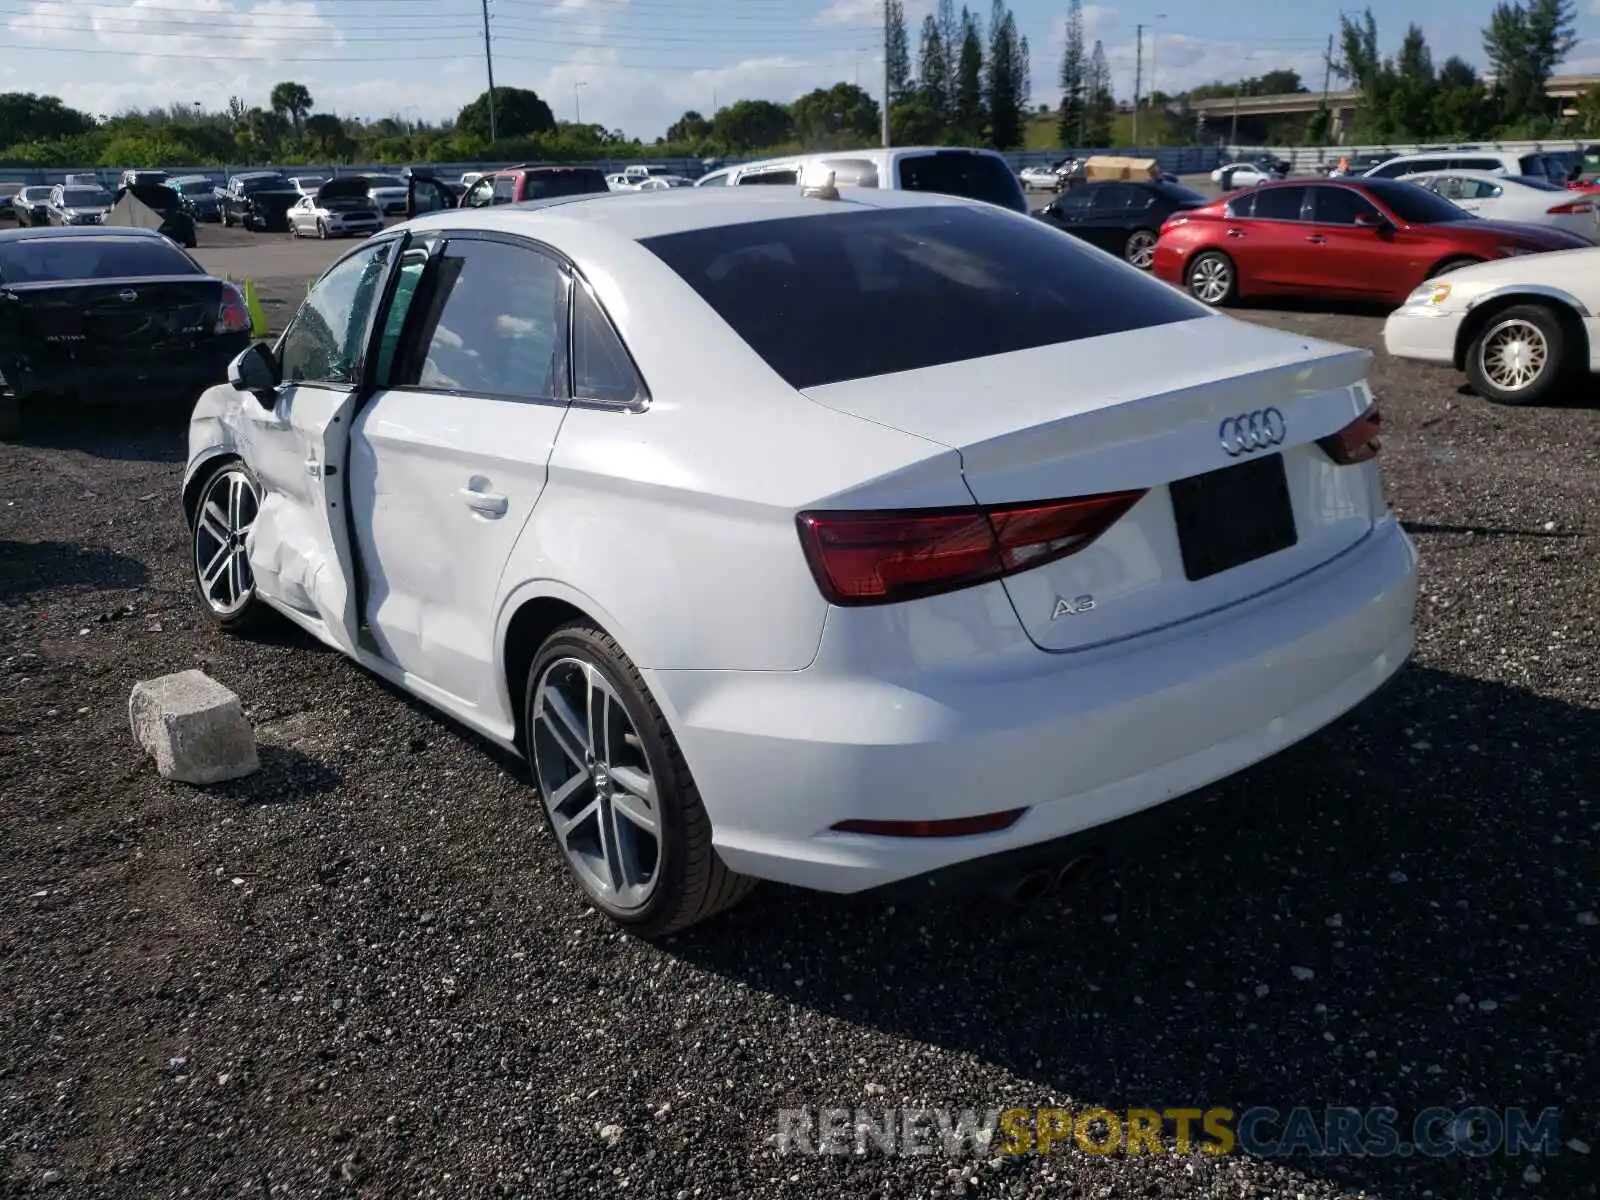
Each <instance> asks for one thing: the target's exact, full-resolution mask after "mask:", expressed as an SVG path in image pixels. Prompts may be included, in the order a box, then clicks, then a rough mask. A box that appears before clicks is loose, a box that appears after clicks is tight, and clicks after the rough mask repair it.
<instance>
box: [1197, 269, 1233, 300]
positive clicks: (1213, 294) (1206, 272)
mask: <svg viewBox="0 0 1600 1200" xmlns="http://www.w3.org/2000/svg"><path fill="white" fill-rule="evenodd" d="M1232 285H1233V272H1232V270H1231V269H1230V268H1229V266H1228V264H1227V263H1225V262H1223V261H1222V259H1220V258H1202V259H1201V260H1200V261H1199V262H1197V263H1195V265H1194V270H1193V271H1192V272H1190V275H1189V290H1190V291H1192V292H1193V293H1194V294H1195V296H1197V297H1198V298H1199V299H1200V300H1202V301H1204V302H1205V303H1207V304H1221V303H1222V302H1223V301H1224V300H1226V299H1227V298H1228V289H1229V288H1230V287H1231V286H1232Z"/></svg>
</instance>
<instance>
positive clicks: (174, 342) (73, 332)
mask: <svg viewBox="0 0 1600 1200" xmlns="http://www.w3.org/2000/svg"><path fill="white" fill-rule="evenodd" d="M249 344H250V314H249V312H248V311H247V310H246V308H245V302H244V297H243V296H242V295H240V293H239V290H238V289H237V288H236V287H234V286H233V284H231V283H227V282H224V281H223V280H221V279H216V278H214V277H212V276H210V275H207V274H206V273H205V272H204V271H203V270H201V268H200V266H199V264H198V263H196V262H195V261H194V259H192V258H190V257H189V256H188V255H187V254H185V253H184V252H183V251H182V250H181V249H179V248H178V247H177V246H176V245H174V244H173V243H172V241H171V240H170V239H168V238H167V237H165V236H163V235H162V234H159V233H157V232H156V231H155V230H153V229H134V228H128V229H112V228H106V227H102V226H94V227H88V228H75V227H72V226H68V227H65V228H58V229H16V230H6V231H4V232H0V437H5V438H14V437H16V436H18V434H19V433H20V432H21V429H22V418H23V409H24V407H30V408H31V407H32V406H34V405H36V404H42V403H46V402H56V401H60V400H62V399H73V398H77V399H84V400H90V401H123V400H136V399H144V398H152V399H153V398H170V399H173V400H180V401H182V402H185V403H192V402H193V400H194V398H195V397H196V396H197V395H198V394H199V393H200V392H201V391H202V390H203V389H205V388H206V387H209V386H210V385H211V384H214V383H221V382H223V381H224V380H225V379H226V378H227V375H228V364H229V363H230V362H231V361H232V360H233V358H234V356H235V355H237V354H238V353H239V351H241V350H243V349H244V348H245V347H246V346H248V345H249Z"/></svg>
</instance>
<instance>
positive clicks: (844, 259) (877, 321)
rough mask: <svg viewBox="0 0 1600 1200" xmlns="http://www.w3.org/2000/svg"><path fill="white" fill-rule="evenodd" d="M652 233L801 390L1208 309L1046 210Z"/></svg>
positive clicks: (860, 214)
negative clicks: (1027, 215)
mask: <svg viewBox="0 0 1600 1200" xmlns="http://www.w3.org/2000/svg"><path fill="white" fill-rule="evenodd" d="M641 244H642V245H643V246H644V247H645V248H646V249H648V250H650V251H651V252H652V253H653V254H655V255H656V256H657V257H658V258H660V259H661V260H662V261H663V262H664V263H666V265H667V266H668V267H670V268H671V269H672V270H673V271H674V272H676V273H677V275H678V276H679V277H680V278H682V279H683V280H684V282H685V283H687V284H688V285H689V286H690V287H691V288H693V289H694V291H695V292H696V293H698V294H699V295H700V296H701V298H702V299H704V300H705V301H706V302H707V303H708V304H710V306H711V307H712V308H713V309H714V310H715V311H716V312H717V314H718V315H719V316H720V317H721V318H722V320H723V321H724V322H726V323H727V325H728V326H729V327H730V328H731V329H732V330H733V331H734V332H735V333H736V334H738V336H739V337H741V338H742V339H744V341H745V342H746V343H747V344H748V345H749V346H750V347H751V349H752V350H754V351H755V352H756V353H757V354H759V355H760V356H761V357H762V358H763V359H764V360H765V361H766V362H767V364H768V365H769V366H770V367H771V368H772V369H773V370H774V371H775V372H776V373H777V374H778V375H779V376H780V377H781V378H782V379H784V380H785V381H787V382H788V383H789V384H790V386H792V387H796V388H806V387H816V386H820V385H823V384H828V383H837V382H840V381H843V380H847V379H865V378H869V377H871V376H876V375H889V374H893V373H895V372H899V371H912V370H917V369H919V368H923V367H933V366H940V365H942V364H945V363H954V362H962V361H966V360H970V359H978V358H987V357H990V356H993V355H999V354H1008V353H1012V352H1015V351H1019V350H1028V349H1032V348H1034V347H1039V346H1049V345H1055V344H1058V343H1062V342H1072V341H1077V340H1080V339H1084V338H1094V337H1101V336H1104V335H1108V334H1114V333H1124V332H1127V331H1129V330H1135V329H1145V328H1150V327H1153V326H1158V325H1166V324H1171V323H1173V322H1176V321H1188V320H1195V319H1198V318H1201V317H1206V316H1208V315H1209V314H1208V312H1207V310H1205V309H1203V308H1201V307H1200V306H1199V305H1198V304H1197V303H1196V302H1194V301H1192V300H1190V299H1188V298H1187V297H1186V296H1184V295H1183V294H1182V293H1180V292H1178V291H1176V290H1174V289H1172V288H1169V287H1167V286H1166V285H1165V284H1162V283H1159V282H1157V281H1155V280H1152V279H1147V278H1145V277H1144V276H1142V275H1139V274H1137V273H1136V272H1131V271H1127V270H1125V269H1123V268H1122V267H1121V266H1120V265H1119V264H1118V263H1117V262H1115V261H1114V260H1112V259H1110V258H1107V257H1106V256H1105V255H1103V254H1102V253H1101V252H1100V251H1098V250H1094V249H1092V248H1090V247H1087V246H1085V245H1083V244H1082V243H1081V242H1079V241H1078V240H1077V239H1075V238H1069V237H1063V236H1062V235H1061V234H1060V233H1059V232H1058V231H1057V230H1055V229H1052V228H1049V227H1048V226H1046V225H1045V224H1044V223H1043V222H1039V221H1019V220H1017V219H1016V218H1015V217H1013V216H1011V215H1010V214H1008V213H1003V212H997V211H995V210H994V209H993V208H988V207H983V206H976V205H974V206H955V205H949V206H938V207H927V208H894V209H879V210H867V211H840V212H837V213H830V214H828V215H826V216H813V217H791V218H785V219H779V220H770V221H753V222H749V223H745V224H738V225H725V226H715V227H710V228H704V229H695V230H690V231H687V232H684V233H674V234H667V235H663V236H660V237H653V238H646V239H644V240H643V241H642V243H641ZM984 402H985V401H984V398H982V397H977V396H975V397H974V398H973V403H984Z"/></svg>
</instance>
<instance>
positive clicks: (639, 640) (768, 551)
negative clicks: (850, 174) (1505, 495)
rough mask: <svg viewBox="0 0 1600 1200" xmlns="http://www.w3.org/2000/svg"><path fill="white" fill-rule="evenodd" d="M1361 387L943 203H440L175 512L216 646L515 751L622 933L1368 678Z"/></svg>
mask: <svg viewBox="0 0 1600 1200" xmlns="http://www.w3.org/2000/svg"><path fill="white" fill-rule="evenodd" d="M426 182H427V181H421V182H418V183H414V184H413V186H414V188H415V187H421V186H423V185H424V184H426ZM1368 365H1369V355H1368V354H1367V353H1365V352H1363V351H1357V350H1352V349H1349V348H1346V347H1342V346H1336V345H1330V344H1326V343H1320V342H1314V341H1310V340H1308V339H1306V338H1304V337H1302V336H1299V335H1291V334H1287V333H1280V332H1277V331H1273V330H1269V329H1265V328H1261V327H1258V326H1254V325H1250V324H1246V323H1244V322H1241V321H1237V320H1235V319H1233V318H1230V317H1226V316H1222V315H1218V314H1215V313H1213V312H1211V311H1210V310H1208V309H1206V308H1204V307H1202V306H1201V305H1200V304H1198V303H1197V302H1195V301H1193V300H1191V299H1189V298H1188V297H1186V296H1184V295H1183V294H1181V293H1179V292H1178V291H1176V290H1174V289H1172V288H1169V287H1166V286H1164V285H1162V284H1160V283H1158V282H1155V281H1153V280H1151V279H1149V278H1147V277H1146V276H1145V275H1144V274H1143V273H1142V272H1140V271H1138V270H1136V269H1134V268H1132V267H1129V266H1127V265H1126V264H1124V263H1121V262H1119V261H1117V260H1115V259H1114V258H1112V257H1111V256H1108V255H1106V254H1103V253H1101V252H1099V251H1097V250H1094V249H1092V248H1090V247H1087V246H1085V245H1083V244H1082V243H1080V242H1079V241H1077V240H1076V239H1074V238H1071V237H1068V236H1065V235H1063V234H1061V233H1059V232H1058V231H1056V230H1053V229H1050V228H1049V227H1047V226H1045V225H1043V224H1042V223H1040V222H1038V221H1034V220H1032V219H1030V218H1028V217H1026V216H1023V215H1022V214H1019V213H1012V212H1009V211H1007V210H1005V209H1001V208H998V207H994V206H991V205H987V204H983V203H979V202H975V201H969V200H961V199H956V198H951V197H946V196H938V195H930V194H921V193H914V192H901V191H878V190H871V189H850V190H847V191H844V192H843V193H842V196H841V192H840V191H835V190H833V189H831V188H828V189H825V190H824V191H823V193H822V195H820V196H818V195H815V194H807V193H803V192H802V191H801V190H800V189H798V188H792V189H791V188H782V189H780V188H749V189H744V188H738V189H736V188H728V189H726V190H716V189H712V190H709V191H696V192H694V194H692V195H691V194H690V193H689V191H688V189H672V190H669V191H664V192H660V193H656V194H646V195H607V196H600V197H570V198H563V199H557V200H550V201H542V202H536V203H534V204H524V205H507V206H503V207H498V208H488V209H478V210H469V209H452V210H450V211H447V212H437V213H431V214H429V215H424V216H420V217H416V218H414V219H413V220H411V221H408V222H406V223H404V224H401V225H397V226H395V227H393V228H391V229H389V230H387V231H385V232H384V233H382V234H379V235H378V236H377V237H375V238H373V239H372V240H370V241H368V242H365V243H362V244H361V245H360V246H358V247H356V248H355V249H353V250H351V251H350V252H349V253H347V254H345V255H344V256H343V257H342V258H341V259H339V261H338V262H336V263H335V264H334V265H333V266H332V267H330V268H329V269H328V271H327V272H326V274H324V275H323V276H322V278H321V279H320V280H319V281H318V282H317V284H316V285H315V287H314V289H313V290H312V291H311V292H310V294H309V295H308V296H307V298H306V300H305V302H304V303H303V305H302V306H301V308H300V310H299V312H298V313H297V314H296V315H295V316H294V318H293V320H292V321H291V322H290V324H289V326H288V328H287V330H286V331H285V333H284V334H283V335H282V336H281V337H280V338H279V339H278V341H277V343H276V344H275V345H273V346H271V347H270V348H269V347H267V346H266V345H264V344H262V345H257V346H256V347H253V348H252V349H251V350H248V351H246V352H245V353H244V354H242V355H240V356H239V358H238V359H237V360H236V361H235V362H234V364H233V367H232V369H231V371H230V383H229V384H226V385H222V386H218V387H214V388H212V389H211V390H210V391H208V392H206V393H205V395H204V396H203V397H202V398H201V400H200V402H199V404H198V406H197V407H196V409H195V412H194V417H193V423H192V425H191V428H190V439H189V460H188V468H187V471H186V474H185V479H184V486H183V501H184V505H185V509H186V511H187V513H188V516H189V518H190V524H191V528H192V530H193V543H192V547H191V558H192V562H193V567H194V575H195V580H196V586H197V589H198V591H199V594H200V597H201V599H202V600H203V602H204V604H205V605H206V607H207V610H208V611H209V612H210V613H211V614H212V616H213V617H214V618H215V619H216V620H217V621H218V622H219V623H220V624H222V625H223V626H224V627H226V628H229V629H237V628H241V627H243V626H245V625H247V624H250V623H252V622H255V621H257V620H258V619H259V618H260V617H262V616H263V614H266V613H268V612H269V611H274V612H276V613H277V614H281V615H282V616H283V617H286V618H288V619H289V620H290V621H292V622H293V623H294V624H296V625H298V626H300V627H301V628H303V629H305V630H307V631H309V632H310V633H311V634H313V635H315V636H316V637H317V638H319V639H321V640H322V641H323V642H326V643H327V644H328V645H330V646H333V647H335V648H337V649H339V650H341V651H342V652H344V653H345V654H347V655H349V656H350V657H351V658H354V659H356V660H357V661H358V662H360V663H362V664H363V665H365V666H366V667H368V668H369V669H371V670H372V671H373V672H375V673H376V674H378V675H380V676H382V677H383V678H385V679H387V680H390V681H392V682H393V683H395V684H397V685H399V686H400V687H402V688H404V689H406V690H407V691H409V692H411V693H413V694H415V695H416V696H418V697H420V698H422V699H423V700H425V701H427V702H428V703H429V704H431V705H433V706H435V707H436V708H438V709H439V710H440V711H442V712H444V713H447V714H448V715H450V716H451V717H454V718H455V719H456V720H458V721H460V722H461V723H463V724H465V725H467V726H470V727H471V728H472V729H475V730H477V731H478V732H480V733H482V734H483V735H485V736H487V737H488V738H490V739H492V740H493V741H495V742H497V743H499V744H500V745H502V746H505V747H508V748H513V749H515V750H516V751H518V752H520V753H522V754H524V755H526V757H527V759H528V761H529V763H530V766H531V772H532V775H533V777H534V779H535V781H536V783H537V787H538V794H539V800H540V802H541V803H542V806H543V809H544V811H545V814H546V815H547V817H548V820H549V824H550V827H551V829H552V831H553V833H554V835H555V838H556V840H557V842H558V844H559V846H560V848H561V850H562V852H563V853H564V855H565V858H566V861H567V864H568V865H569V867H570V869H571V872H572V874H573V876H574V877H575V879H576V881H577V882H578V883H579V884H580V885H581V886H582V888H583V889H584V891H585V892H587V894H588V896H589V898H590V899H591V900H592V901H593V903H594V904H595V905H597V906H598V907H599V908H600V909H602V910H603V911H604V912H605V913H607V914H608V915H609V916H610V917H612V918H613V919H614V920H615V921H617V922H618V923H620V924H621V925H623V926H626V927H628V928H630V929H633V930H635V931H638V932H640V933H642V934H645V935H656V934H661V933H664V932H667V931H671V930H675V929H680V928H682V927H684V926H687V925H689V924H691V923H693V922H695V921H697V920H700V919H702V918H704V917H707V916H709V915H710V914H712V913H714V912H716V911H717V910H718V909H721V908H723V907H725V906H727V905H729V904H731V903H733V902H734V901H736V900H737V899H739V898H740V897H741V896H742V895H744V894H745V892H746V891H747V890H748V889H749V887H750V886H751V885H752V882H753V881H754V880H758V879H770V880H780V881H784V882H787V883H791V884H797V885H800V886H803V887H808V888H815V889H821V890H825V891H832V892H857V891H861V890H864V889H867V888H872V887H875V886H878V885H883V884H888V883H892V882H896V881H902V880H910V879H913V878H915V877H919V876H923V875H925V874H928V873H935V872H941V871H942V870H943V869H945V868H952V869H954V868H956V867H958V866H960V867H962V869H963V870H970V869H973V867H974V865H976V866H978V867H981V866H983V864H973V863H972V862H971V860H977V859H983V858H989V857H990V856H1002V857H999V858H996V859H995V862H996V863H1002V864H1011V863H1014V862H1017V861H1019V860H1020V859H1021V858H1025V857H1027V856H1028V855H1029V854H1032V853H1035V852H1037V853H1041V854H1047V853H1049V852H1051V850H1052V847H1055V846H1058V845H1065V844H1068V843H1067V841H1064V839H1068V840H1073V839H1074V835H1083V836H1090V835H1086V834H1085V831H1089V830H1092V829H1094V828H1095V827H1099V826H1102V825H1105V824H1107V823H1110V822H1113V821H1116V820H1118V819H1119V818H1123V817H1126V816H1131V815H1132V814H1135V813H1139V812H1141V811H1143V810H1147V809H1150V808H1152V807H1154V806H1156V805H1159V804H1162V803H1163V802H1165V801H1168V800H1171V799H1173V798H1175V797H1178V796H1180V795H1183V794H1185V793H1190V792H1193V791H1195V790H1196V789H1199V788H1202V787H1203V786H1205V785H1207V784H1209V783H1211V782H1212V781H1214V780H1217V779H1219V778H1221V777H1223V776H1226V775H1229V774H1231V773H1233V772H1236V771H1238V770H1240V769H1241V768H1243V767H1245V766H1247V765H1249V764H1252V763H1255V762H1257V761H1259V760H1261V759H1263V758H1266V757H1268V756H1269V755H1272V754H1274V753H1275V752H1277V751H1280V750H1282V749H1283V748H1285V747H1287V746H1289V745H1291V744H1292V743H1294V742H1296V741H1298V740H1300V739H1302V738H1304V737H1306V736H1307V735H1308V734H1311V733H1312V732H1314V731H1315V730H1318V729H1320V728H1321V727H1323V726H1325V725H1327V724H1328V723H1329V722H1331V721H1333V720H1334V719H1335V718H1337V717H1338V716H1340V714H1342V713H1344V712H1345V711H1346V710H1348V709H1349V708H1351V707H1352V706H1353V705H1355V704H1356V703H1357V702H1359V701H1360V700H1362V699H1363V698H1364V697H1366V696H1367V695H1368V694H1369V693H1371V692H1373V691H1374V690H1375V689H1377V688H1378V687H1379V686H1380V685H1381V684H1383V683H1384V682H1385V680H1387V679H1388V678H1389V677H1390V676H1391V675H1392V674H1393V673H1394V672H1395V671H1396V670H1397V669H1399V668H1400V666H1401V665H1402V664H1403V663H1404V662H1405V661H1406V659H1407V657H1408V656H1409V655H1410V653H1411V650H1412V644H1413V632H1412V617H1413V608H1414V602H1415V586H1416V556H1415V553H1414V551H1413V549H1412V546H1411V544H1410V542H1409V540H1408V539H1407V537H1406V535H1405V534H1404V533H1403V532H1402V530H1401V529H1400V526H1399V525H1398V523H1397V522H1396V520H1395V518H1394V517H1393V515H1392V514H1391V513H1390V511H1389V510H1388V507H1387V505H1386V503H1385V501H1384V497H1383V491H1382V488H1381V485H1380V482H1379V478H1378V471H1377V463H1376V462H1375V461H1374V457H1375V455H1376V454H1377V453H1378V449H1379V443H1378V438H1377V432H1378V423H1379V418H1378V414H1377V410H1376V408H1375V407H1374V404H1373V397H1372V393H1371V391H1370V389H1369V387H1368V385H1367V382H1366V375H1367V369H1368ZM1040 379H1056V380H1059V381H1061V382H1060V384H1059V386H1058V387H1057V388H1055V389H1054V390H1050V389H1041V388H1040V387H1039V386H1038V381H1039V380H1040ZM1076 840H1081V838H1077V839H1076ZM1007 852H1016V853H1015V854H1008V853H1007Z"/></svg>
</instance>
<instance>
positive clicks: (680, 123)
mask: <svg viewBox="0 0 1600 1200" xmlns="http://www.w3.org/2000/svg"><path fill="white" fill-rule="evenodd" d="M710 136H711V122H710V121H708V120H706V119H705V118H704V117H702V116H701V115H700V114H699V113H697V112H695V111H694V109H692V108H691V109H690V110H689V111H688V112H686V113H684V114H683V116H681V117H679V118H678V119H677V120H676V121H674V122H673V123H672V124H671V125H668V126H667V141H669V142H671V143H673V144H675V145H685V146H687V145H690V144H692V143H698V142H703V141H705V140H706V139H707V138H708V137H710Z"/></svg>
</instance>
